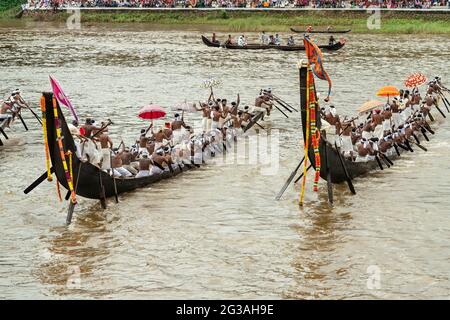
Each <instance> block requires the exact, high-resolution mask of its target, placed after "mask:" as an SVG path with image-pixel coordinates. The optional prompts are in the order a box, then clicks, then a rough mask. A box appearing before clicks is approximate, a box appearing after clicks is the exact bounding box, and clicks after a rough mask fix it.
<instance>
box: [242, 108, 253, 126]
mask: <svg viewBox="0 0 450 320" xmlns="http://www.w3.org/2000/svg"><path fill="white" fill-rule="evenodd" d="M252 117H253V115H252V114H251V113H249V106H245V107H244V111H242V115H241V128H245V127H247V125H248V124H249V122H250V120H251V119H252Z"/></svg>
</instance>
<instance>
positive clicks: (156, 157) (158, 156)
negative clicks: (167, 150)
mask: <svg viewBox="0 0 450 320" xmlns="http://www.w3.org/2000/svg"><path fill="white" fill-rule="evenodd" d="M152 162H153V166H152V169H151V170H150V174H151V175H154V174H161V173H163V172H164V170H165V168H164V164H166V165H168V164H167V160H166V157H165V156H164V150H163V148H159V149H157V150H156V151H155V152H154V153H153V155H152Z"/></svg>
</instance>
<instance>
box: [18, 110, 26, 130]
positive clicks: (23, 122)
mask: <svg viewBox="0 0 450 320" xmlns="http://www.w3.org/2000/svg"><path fill="white" fill-rule="evenodd" d="M17 116H18V117H19V119H20V121H21V122H22V124H23V127H24V128H25V130H26V131H28V127H27V124H26V123H25V120H23V118H22V115H21V114H20V113H18V114H17Z"/></svg>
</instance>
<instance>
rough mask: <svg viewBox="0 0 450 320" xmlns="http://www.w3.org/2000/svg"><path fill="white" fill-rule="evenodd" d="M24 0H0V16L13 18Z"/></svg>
mask: <svg viewBox="0 0 450 320" xmlns="http://www.w3.org/2000/svg"><path fill="white" fill-rule="evenodd" d="M25 2H26V0H0V18H14V16H15V15H16V14H17V13H18V12H19V11H20V5H21V4H24V3H25Z"/></svg>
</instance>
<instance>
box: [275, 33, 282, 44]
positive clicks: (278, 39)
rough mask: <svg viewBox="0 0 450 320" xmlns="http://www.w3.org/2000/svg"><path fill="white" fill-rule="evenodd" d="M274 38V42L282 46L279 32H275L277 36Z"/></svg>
mask: <svg viewBox="0 0 450 320" xmlns="http://www.w3.org/2000/svg"><path fill="white" fill-rule="evenodd" d="M273 40H274V44H275V45H276V46H281V37H280V35H279V34H278V33H277V34H275V38H274V39H273Z"/></svg>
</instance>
